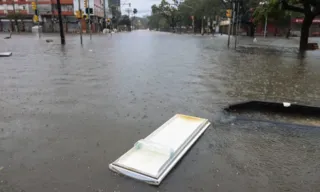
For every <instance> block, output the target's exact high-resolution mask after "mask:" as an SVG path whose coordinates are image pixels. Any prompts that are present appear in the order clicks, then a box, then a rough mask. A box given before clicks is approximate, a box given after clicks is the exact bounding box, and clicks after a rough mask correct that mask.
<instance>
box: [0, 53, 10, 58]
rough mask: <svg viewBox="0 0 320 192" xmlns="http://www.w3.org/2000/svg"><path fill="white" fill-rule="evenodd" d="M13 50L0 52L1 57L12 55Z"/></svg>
mask: <svg viewBox="0 0 320 192" xmlns="http://www.w3.org/2000/svg"><path fill="white" fill-rule="evenodd" d="M11 55H12V52H0V57H10V56H11Z"/></svg>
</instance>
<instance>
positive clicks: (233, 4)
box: [231, 2, 236, 35]
mask: <svg viewBox="0 0 320 192" xmlns="http://www.w3.org/2000/svg"><path fill="white" fill-rule="evenodd" d="M235 7H236V3H235V2H233V3H232V19H231V34H232V35H233V32H234V30H233V28H234V19H235V17H236V14H235V9H236V8H235Z"/></svg>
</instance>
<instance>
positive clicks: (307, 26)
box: [299, 15, 314, 51]
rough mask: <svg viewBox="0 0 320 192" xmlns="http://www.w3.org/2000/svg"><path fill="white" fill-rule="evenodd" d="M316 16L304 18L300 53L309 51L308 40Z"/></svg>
mask: <svg viewBox="0 0 320 192" xmlns="http://www.w3.org/2000/svg"><path fill="white" fill-rule="evenodd" d="M313 19H314V16H312V15H306V16H305V17H304V20H303V23H302V26H301V36H300V48H299V50H300V51H306V50H307V49H308V38H309V29H310V26H311V24H312V21H313Z"/></svg>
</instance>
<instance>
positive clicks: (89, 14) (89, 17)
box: [88, 0, 92, 40]
mask: <svg viewBox="0 0 320 192" xmlns="http://www.w3.org/2000/svg"><path fill="white" fill-rule="evenodd" d="M88 19H89V22H88V23H89V32H90V40H92V30H91V13H90V1H89V0H88Z"/></svg>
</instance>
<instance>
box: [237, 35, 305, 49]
mask: <svg viewBox="0 0 320 192" xmlns="http://www.w3.org/2000/svg"><path fill="white" fill-rule="evenodd" d="M253 40H254V39H253V38H252V37H247V36H239V45H240V46H241V45H244V46H263V47H278V48H280V47H281V48H298V47H299V38H296V37H291V38H289V39H287V38H284V37H266V38H264V37H256V41H255V42H254V41H253Z"/></svg>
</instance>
